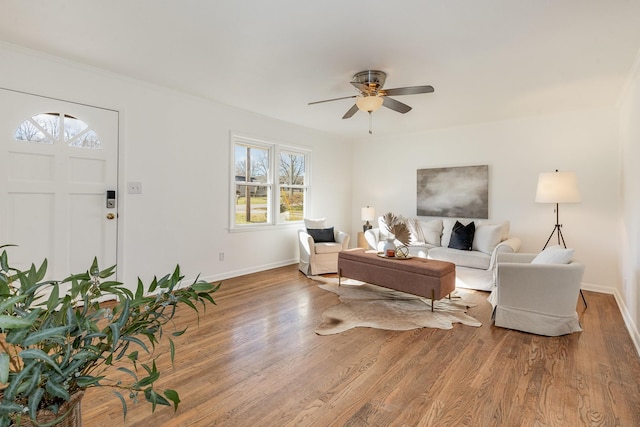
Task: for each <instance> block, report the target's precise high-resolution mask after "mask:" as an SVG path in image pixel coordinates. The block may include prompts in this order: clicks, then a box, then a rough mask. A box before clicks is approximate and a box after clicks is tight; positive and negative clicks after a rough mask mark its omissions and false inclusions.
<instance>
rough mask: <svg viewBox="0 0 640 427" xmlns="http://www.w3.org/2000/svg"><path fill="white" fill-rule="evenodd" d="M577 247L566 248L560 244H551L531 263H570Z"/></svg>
mask: <svg viewBox="0 0 640 427" xmlns="http://www.w3.org/2000/svg"><path fill="white" fill-rule="evenodd" d="M574 252H575V249H564V248H563V247H561V246H560V245H555V246H549V247H548V248H546V249H545V250H543V251H542V252H540V253H539V254H538V255H536V257H535V258H534V259H533V261H531V264H569V263H570V262H571V260H572V259H573V253H574Z"/></svg>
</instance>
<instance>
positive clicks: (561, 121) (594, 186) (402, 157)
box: [352, 109, 621, 289]
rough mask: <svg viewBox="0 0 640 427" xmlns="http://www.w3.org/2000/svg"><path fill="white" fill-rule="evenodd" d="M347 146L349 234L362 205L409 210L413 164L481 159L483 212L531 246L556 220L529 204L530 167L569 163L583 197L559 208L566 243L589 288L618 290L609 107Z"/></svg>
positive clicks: (548, 208) (534, 175) (614, 135)
mask: <svg viewBox="0 0 640 427" xmlns="http://www.w3.org/2000/svg"><path fill="white" fill-rule="evenodd" d="M354 148H355V150H354V153H356V154H355V155H356V159H355V167H354V203H353V205H352V209H353V212H354V217H353V220H354V232H355V231H357V225H358V224H360V223H361V221H359V218H358V217H357V216H358V215H359V214H358V212H359V208H360V207H361V206H365V205H367V204H368V205H371V206H373V207H374V208H375V209H376V213H377V214H382V213H384V212H387V211H393V212H394V213H396V214H402V215H405V216H411V217H415V216H416V170H417V169H423V168H439V167H445V166H469V165H485V164H486V165H489V217H490V218H491V219H495V220H503V219H507V220H510V222H511V234H512V235H513V236H517V237H519V238H521V239H522V249H521V251H523V252H539V251H540V250H541V249H542V246H543V245H544V244H545V242H546V240H547V238H548V237H549V234H550V233H551V231H552V230H553V226H554V224H555V220H556V218H555V213H554V208H555V205H549V204H537V203H535V202H534V198H535V192H536V184H537V179H538V174H539V173H540V172H552V171H554V170H555V169H559V170H561V171H575V172H576V173H577V175H578V181H579V186H580V190H581V194H582V202H581V203H578V204H565V205H561V206H560V222H561V223H562V224H564V226H563V235H564V238H565V241H566V242H567V245H568V246H570V247H573V248H575V249H576V258H579V259H580V260H582V261H584V262H585V264H586V271H585V276H584V281H585V282H586V284H587V285H588V286H591V287H592V288H598V287H607V288H609V289H612V288H614V289H620V288H621V285H620V283H621V280H620V273H619V271H620V270H619V259H620V238H619V235H618V233H617V229H618V218H619V194H618V191H617V189H618V187H619V184H618V170H619V168H618V159H619V141H618V112H617V111H616V110H614V109H611V110H597V111H585V112H570V113H564V114H556V115H552V116H540V117H531V118H526V119H518V120H509V121H502V122H495V123H485V124H478V125H474V126H467V127H459V128H452V129H442V130H436V131H431V132H425V133H420V134H413V135H404V136H399V137H394V138H366V139H362V140H361V141H359V142H358V143H357V144H356V146H355V147H354ZM554 239H555V236H554Z"/></svg>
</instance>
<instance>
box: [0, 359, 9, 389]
mask: <svg viewBox="0 0 640 427" xmlns="http://www.w3.org/2000/svg"><path fill="white" fill-rule="evenodd" d="M10 360H11V358H10V357H9V355H8V354H7V353H5V352H2V353H0V383H2V384H6V383H7V381H9V362H10Z"/></svg>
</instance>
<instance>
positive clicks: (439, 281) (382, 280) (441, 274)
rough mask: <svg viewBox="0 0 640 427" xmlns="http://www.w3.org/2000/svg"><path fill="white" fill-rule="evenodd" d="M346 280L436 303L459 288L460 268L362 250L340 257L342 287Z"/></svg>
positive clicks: (423, 259) (432, 261)
mask: <svg viewBox="0 0 640 427" xmlns="http://www.w3.org/2000/svg"><path fill="white" fill-rule="evenodd" d="M342 277H348V278H350V279H355V280H361V281H363V282H367V283H371V284H374V285H378V286H384V287H385V288H389V289H394V290H396V291H401V292H407V293H409V294H413V295H418V296H421V297H425V298H431V300H432V302H433V300H439V299H442V298H444V297H445V296H447V295H449V294H450V293H451V292H453V290H454V289H455V288H456V266H455V264H453V263H451V262H446V261H437V260H432V259H425V258H417V257H414V258H411V259H403V260H400V259H393V258H383V257H380V256H378V254H377V252H375V251H365V250H364V249H359V248H357V249H350V250H346V251H342V252H340V253H339V254H338V284H340V279H341V278H342ZM431 310H432V311H433V304H431Z"/></svg>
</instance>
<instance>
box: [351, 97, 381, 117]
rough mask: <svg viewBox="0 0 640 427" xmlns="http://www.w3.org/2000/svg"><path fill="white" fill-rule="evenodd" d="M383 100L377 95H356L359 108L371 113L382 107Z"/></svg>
mask: <svg viewBox="0 0 640 427" xmlns="http://www.w3.org/2000/svg"><path fill="white" fill-rule="evenodd" d="M383 102H384V100H383V99H382V97H380V96H376V95H370V96H357V97H356V105H357V106H358V108H359V109H360V110H361V111H364V112H367V113H371V112H373V111H376V110H377V109H378V108H380V107H382V103H383Z"/></svg>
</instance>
